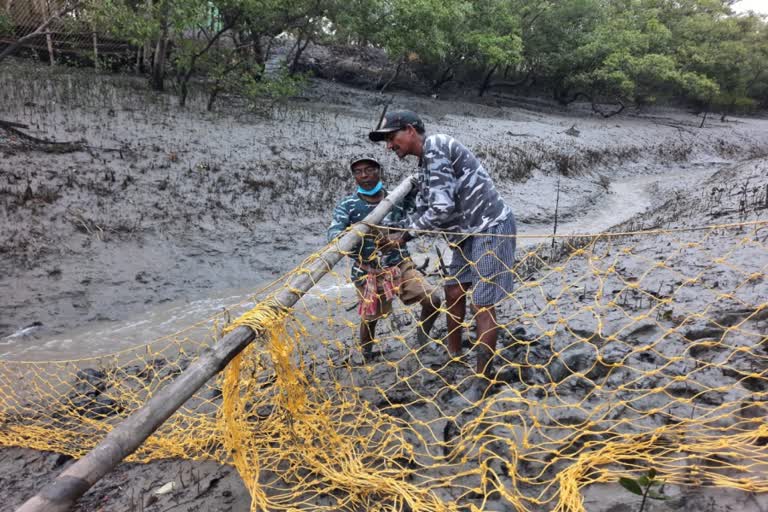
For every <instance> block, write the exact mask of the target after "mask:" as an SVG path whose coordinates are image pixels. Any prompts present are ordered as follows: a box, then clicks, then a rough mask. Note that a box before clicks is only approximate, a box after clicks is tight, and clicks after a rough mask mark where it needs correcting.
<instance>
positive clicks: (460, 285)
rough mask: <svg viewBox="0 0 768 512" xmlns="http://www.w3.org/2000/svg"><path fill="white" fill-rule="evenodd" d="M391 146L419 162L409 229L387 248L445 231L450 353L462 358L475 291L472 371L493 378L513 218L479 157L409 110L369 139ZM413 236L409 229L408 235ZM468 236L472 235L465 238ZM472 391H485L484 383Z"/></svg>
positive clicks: (392, 116)
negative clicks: (464, 325)
mask: <svg viewBox="0 0 768 512" xmlns="http://www.w3.org/2000/svg"><path fill="white" fill-rule="evenodd" d="M369 137H370V139H371V140H372V141H374V142H381V141H386V143H387V149H389V150H392V151H394V152H395V153H396V154H397V156H398V157H399V158H401V159H402V158H405V157H406V156H408V155H413V156H415V157H417V158H418V159H419V175H418V183H417V184H416V187H417V189H418V195H417V197H416V212H415V214H413V215H411V216H409V217H408V219H407V220H406V221H405V222H404V223H402V224H401V226H402V227H403V228H405V229H406V230H407V231H406V232H404V233H399V234H394V235H390V236H389V237H388V239H389V242H390V246H392V247H400V246H401V245H402V244H404V243H405V242H407V241H408V240H409V239H411V238H412V237H413V236H415V235H418V234H419V232H422V233H423V232H425V231H440V232H442V233H444V234H445V237H446V239H447V240H448V242H449V244H450V246H451V249H452V259H451V263H450V265H449V266H448V268H447V269H445V270H446V278H447V279H446V284H445V300H446V305H447V307H448V315H447V323H448V351H449V353H450V354H451V356H452V357H458V356H459V355H460V354H461V334H462V332H461V331H462V323H463V321H464V315H465V313H466V295H467V294H470V293H471V297H472V307H473V311H474V313H475V318H476V321H477V334H478V341H479V342H480V343H478V344H476V350H477V359H476V366H475V370H476V373H477V374H478V376H480V375H483V376H485V377H490V371H491V368H490V366H491V365H490V364H489V362H490V360H491V356H492V355H493V353H494V351H495V350H496V339H497V336H498V324H497V323H496V308H495V305H496V304H498V303H499V302H500V301H501V300H502V299H504V298H505V297H507V296H508V295H509V294H510V293H511V292H512V290H513V285H514V276H513V273H512V271H511V269H512V267H513V265H514V262H515V235H516V228H515V218H514V215H513V214H512V210H511V209H510V208H509V206H507V204H506V203H505V202H504V200H503V199H502V198H501V196H500V195H499V193H498V191H497V190H496V187H495V186H494V184H493V180H492V179H491V177H490V176H489V175H488V172H487V171H486V170H485V168H484V167H483V166H482V164H481V163H480V161H479V160H478V159H477V158H476V157H475V155H474V154H473V153H472V152H471V151H470V150H469V149H467V148H466V147H465V146H464V145H462V144H461V143H459V142H458V141H457V140H456V139H454V138H453V137H450V136H448V135H442V134H438V135H429V136H427V135H426V132H425V129H424V123H423V121H422V120H421V118H420V117H419V116H418V115H417V114H415V113H414V112H411V111H407V110H406V111H400V112H391V113H388V114H387V115H386V116H384V118H383V119H382V122H381V124H380V126H379V128H377V129H376V130H374V131H372V132H371V133H370V135H369ZM410 231H412V232H410ZM467 235H470V236H467ZM475 384H477V385H476V386H473V388H471V389H473V390H474V393H475V394H477V393H478V392H480V393H482V392H484V390H485V386H484V384H487V381H486V382H485V383H483V382H482V381H481V380H477V381H476V382H475Z"/></svg>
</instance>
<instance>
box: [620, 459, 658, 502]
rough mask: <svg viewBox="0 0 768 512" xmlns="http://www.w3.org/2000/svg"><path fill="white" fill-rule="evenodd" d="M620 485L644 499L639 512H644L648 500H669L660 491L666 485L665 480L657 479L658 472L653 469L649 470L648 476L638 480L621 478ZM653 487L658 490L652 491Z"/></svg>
mask: <svg viewBox="0 0 768 512" xmlns="http://www.w3.org/2000/svg"><path fill="white" fill-rule="evenodd" d="M619 483H620V484H621V486H622V487H624V488H625V489H626V490H628V491H629V492H631V493H633V494H637V495H638V496H642V497H643V500H642V501H641V502H640V509H639V510H638V512H643V510H644V509H645V503H646V501H647V500H648V498H651V499H653V500H668V499H669V496H666V495H665V494H664V493H662V492H661V490H660V489H661V487H662V486H663V485H664V480H657V479H656V470H655V469H653V468H651V469H649V470H648V473H647V474H645V475H643V476H641V477H640V478H637V479H635V478H627V477H621V478H619ZM653 487H656V488H657V490H654V489H652V488H653Z"/></svg>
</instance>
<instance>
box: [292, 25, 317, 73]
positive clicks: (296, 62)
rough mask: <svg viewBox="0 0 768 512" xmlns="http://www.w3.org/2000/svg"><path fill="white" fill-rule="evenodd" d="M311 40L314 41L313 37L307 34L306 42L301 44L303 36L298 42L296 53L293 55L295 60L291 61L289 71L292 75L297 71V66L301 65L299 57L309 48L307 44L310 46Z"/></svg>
mask: <svg viewBox="0 0 768 512" xmlns="http://www.w3.org/2000/svg"><path fill="white" fill-rule="evenodd" d="M310 42H312V38H311V37H310V36H309V35H307V38H306V39H305V40H304V44H299V43H301V37H299V40H298V41H297V43H296V44H297V46H296V54H295V55H294V56H293V61H292V62H291V67H290V69H289V71H288V73H289V74H290V75H291V76H293V75H294V74H295V73H296V68H297V67H298V66H299V59H300V58H301V54H302V53H304V50H306V49H307V46H309V43H310Z"/></svg>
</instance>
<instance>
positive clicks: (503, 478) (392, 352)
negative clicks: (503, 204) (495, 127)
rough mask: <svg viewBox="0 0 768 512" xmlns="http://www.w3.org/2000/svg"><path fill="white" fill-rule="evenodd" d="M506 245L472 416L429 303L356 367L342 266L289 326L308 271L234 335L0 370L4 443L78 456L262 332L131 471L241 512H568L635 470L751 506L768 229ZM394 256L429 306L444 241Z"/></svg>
mask: <svg viewBox="0 0 768 512" xmlns="http://www.w3.org/2000/svg"><path fill="white" fill-rule="evenodd" d="M426 235H429V234H426ZM532 238H533V240H531V239H532ZM517 242H518V251H517V255H518V256H517V261H516V262H515V263H514V264H513V265H512V266H511V267H510V268H509V270H510V271H511V272H513V273H514V275H515V278H516V287H515V289H514V291H512V292H510V293H508V294H507V295H506V296H505V297H504V298H503V299H502V300H501V301H499V303H498V304H496V312H497V322H498V324H499V325H500V332H499V336H498V344H497V347H496V351H495V354H494V357H493V360H492V366H491V367H490V371H489V373H488V375H489V380H488V381H487V382H486V384H487V388H486V389H485V390H484V393H485V394H484V396H483V397H481V398H480V399H478V400H476V401H471V400H469V399H468V398H467V396H468V394H467V393H466V391H467V389H468V385H469V384H468V383H470V382H472V381H473V379H474V378H475V377H474V376H475V372H474V361H475V357H476V354H477V353H478V350H477V347H476V345H474V344H473V341H474V340H475V339H476V337H477V332H476V322H475V316H474V313H473V310H472V309H468V310H467V315H466V317H465V319H464V321H463V324H462V330H463V331H464V332H463V337H464V345H465V346H464V354H463V355H462V356H461V357H455V358H451V357H450V356H449V355H448V353H447V350H446V345H445V338H446V335H447V328H446V323H445V305H443V306H441V309H440V315H441V316H440V319H439V320H438V322H437V324H436V325H435V327H434V329H433V330H432V331H431V333H430V339H429V341H428V342H427V343H426V344H423V345H420V344H418V343H417V339H416V338H417V336H416V334H417V328H418V326H419V321H418V318H419V315H420V308H421V306H420V305H419V304H415V305H411V306H405V305H403V304H402V303H401V302H400V301H399V300H398V299H395V300H394V302H393V310H392V311H391V313H389V314H388V315H387V316H386V318H384V319H382V320H380V321H379V322H378V325H377V332H376V336H375V339H374V343H373V351H372V353H371V354H370V355H369V357H366V358H364V357H363V353H362V351H361V349H360V345H359V325H360V317H359V315H358V311H357V304H358V294H357V292H356V290H355V288H354V286H353V285H352V284H350V280H349V259H345V260H344V262H343V264H340V265H337V266H336V267H335V268H333V269H331V271H330V272H329V273H328V274H327V275H326V276H325V277H323V278H322V279H320V280H319V281H318V282H317V283H315V286H314V287H313V288H312V290H311V291H310V292H309V293H308V294H307V295H306V296H305V297H304V298H303V299H301V300H300V301H299V302H298V303H297V304H296V305H295V306H293V307H292V308H290V309H288V310H285V309H282V308H280V307H279V306H278V305H277V304H275V303H274V302H271V301H273V300H274V296H275V292H276V291H277V290H279V289H280V287H281V286H286V284H285V283H287V282H290V278H292V277H294V276H296V275H299V274H302V273H306V267H307V265H308V264H309V263H310V262H312V261H315V257H314V256H313V257H311V258H309V259H308V260H307V261H306V262H305V264H304V265H302V266H300V267H299V268H298V269H296V270H295V271H294V272H292V273H291V274H289V275H287V276H285V277H284V278H283V279H281V280H280V281H279V282H277V283H274V284H273V285H271V286H270V287H269V288H267V289H265V290H263V291H262V292H260V293H259V294H258V295H256V296H254V297H253V299H252V300H253V302H254V303H257V304H258V305H257V306H256V308H255V309H253V310H251V311H250V312H246V313H245V314H244V315H243V316H242V317H241V318H240V319H239V320H236V321H234V322H231V321H230V319H229V318H227V315H228V314H229V313H226V312H225V313H222V314H221V315H218V316H217V317H216V318H214V319H212V320H211V321H210V322H208V323H204V324H201V325H199V326H194V327H193V328H190V330H189V331H187V332H183V333H178V334H177V335H175V336H170V337H167V338H164V339H161V340H158V341H156V342H153V343H151V344H149V345H146V346H141V347H137V348H134V349H130V350H126V351H122V352H120V353H116V354H111V355H109V356H103V357H98V358H93V359H88V360H77V361H62V362H14V361H3V362H2V363H0V445H6V446H10V445H14V446H26V447H32V448H37V449H43V450H53V451H57V452H61V453H66V454H70V455H73V456H76V457H77V456H82V455H83V454H84V453H86V452H87V451H88V450H89V449H90V448H92V447H93V446H94V445H95V444H96V443H97V442H98V441H99V440H100V439H101V438H102V437H103V436H104V434H105V433H106V432H108V431H109V430H110V428H112V427H113V426H114V425H115V424H117V423H118V422H119V421H120V420H121V419H122V418H124V417H126V416H127V415H128V414H130V413H131V412H132V411H135V410H136V409H137V408H138V407H139V406H141V405H142V404H143V403H144V402H145V401H146V399H147V398H148V397H150V396H152V394H153V393H154V392H156V390H158V389H159V388H161V387H162V386H163V385H165V384H167V383H168V382H169V381H170V380H171V379H173V378H174V377H175V376H176V375H178V374H179V372H181V371H183V370H184V368H186V366H187V365H188V364H189V363H190V361H193V360H194V359H195V358H196V357H197V356H198V355H199V354H200V353H201V352H202V350H203V349H204V348H205V347H208V346H210V345H211V344H212V343H214V342H215V340H216V339H217V338H218V337H219V336H220V335H221V334H222V332H223V331H225V330H228V329H232V328H233V327H234V326H237V325H249V326H252V327H254V328H255V329H256V330H258V331H259V332H260V333H263V336H261V337H259V338H257V340H256V341H254V342H253V343H252V344H251V345H250V346H249V347H248V348H247V349H246V350H245V351H244V352H243V353H241V354H240V355H239V356H237V357H236V358H235V359H234V360H233V361H232V362H231V363H230V364H229V365H228V366H227V368H226V370H225V371H224V372H223V373H222V374H221V375H219V376H218V377H216V378H214V379H212V381H211V382H209V383H208V385H207V386H205V387H204V388H203V389H201V390H200V391H199V392H198V393H197V394H196V395H195V396H194V397H193V398H192V399H190V400H189V401H188V402H187V403H186V404H185V405H184V407H183V408H182V409H180V410H179V411H178V412H177V413H176V414H174V415H173V416H172V417H171V418H170V419H169V420H168V421H167V422H166V423H165V424H164V425H163V426H162V427H161V428H160V430H159V431H158V432H157V433H156V434H154V435H153V436H152V437H151V438H150V439H149V440H148V441H147V442H146V443H145V444H144V446H143V447H142V448H141V449H140V450H139V451H138V452H137V453H136V454H134V455H133V456H132V460H136V461H149V460H152V459H156V458H162V457H183V458H193V459H195V458H209V459H215V460H219V461H221V462H222V463H230V464H234V465H235V466H236V467H237V469H238V471H239V472H240V475H241V476H242V478H243V481H244V482H245V484H246V486H247V487H248V489H249V490H250V492H251V495H252V497H253V505H252V509H253V510H270V511H273V510H329V511H330V510H350V511H351V510H354V511H357V510H419V511H442V510H446V511H449V510H525V511H533V510H559V511H579V510H584V507H583V503H582V495H583V491H584V489H585V488H586V487H588V486H590V485H591V484H595V483H599V482H615V481H617V480H618V479H619V478H620V477H633V478H637V477H639V476H640V475H643V474H646V473H647V472H648V471H649V470H654V471H656V473H657V477H656V478H657V479H659V480H663V481H664V482H666V484H669V485H680V486H723V487H729V488H735V489H741V490H745V491H752V492H765V491H768V448H766V445H767V444H768V423H767V422H766V414H767V413H768V403H767V400H768V334H767V333H768V302H767V301H768V292H767V291H766V290H767V288H766V266H768V222H765V221H755V222H741V223H736V224H728V225H718V226H708V227H693V228H680V229H653V230H641V231H634V232H625V233H602V234H598V235H590V236H580V237H556V238H554V241H553V239H552V238H551V237H550V238H548V239H546V240H541V241H537V240H535V237H530V236H529V237H526V236H523V235H521V236H520V237H519V238H518V239H517ZM531 242H542V243H539V244H531ZM410 249H411V252H412V254H413V260H414V264H415V266H417V267H419V268H420V269H421V272H422V273H423V274H424V279H425V280H426V281H427V282H429V283H431V284H432V285H434V286H435V287H436V288H437V289H441V287H442V284H444V283H445V280H446V278H447V277H450V276H445V275H444V274H443V272H444V269H445V263H447V258H448V256H447V254H448V252H449V251H450V250H451V249H452V248H451V247H450V244H449V243H447V242H446V241H445V240H444V239H443V238H441V237H439V236H438V237H436V236H424V237H420V238H418V239H417V240H414V241H413V242H411V243H410ZM353 256H354V255H353ZM441 261H442V263H441Z"/></svg>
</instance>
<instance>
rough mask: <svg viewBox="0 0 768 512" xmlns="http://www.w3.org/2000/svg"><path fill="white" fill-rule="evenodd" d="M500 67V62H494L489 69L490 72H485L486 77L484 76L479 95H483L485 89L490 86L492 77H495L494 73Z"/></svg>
mask: <svg viewBox="0 0 768 512" xmlns="http://www.w3.org/2000/svg"><path fill="white" fill-rule="evenodd" d="M498 67H499V65H498V64H494V65H493V66H492V67H491V69H489V70H488V72H487V73H486V74H485V78H483V83H482V84H480V90H479V91H478V94H477V95H478V96H480V97H482V96H483V94H485V91H486V90H487V89H488V86H489V85H490V83H491V78H493V74H494V73H496V69H497V68H498Z"/></svg>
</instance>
